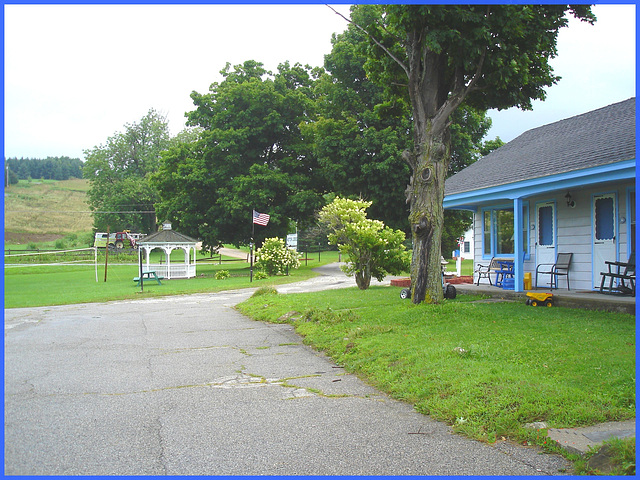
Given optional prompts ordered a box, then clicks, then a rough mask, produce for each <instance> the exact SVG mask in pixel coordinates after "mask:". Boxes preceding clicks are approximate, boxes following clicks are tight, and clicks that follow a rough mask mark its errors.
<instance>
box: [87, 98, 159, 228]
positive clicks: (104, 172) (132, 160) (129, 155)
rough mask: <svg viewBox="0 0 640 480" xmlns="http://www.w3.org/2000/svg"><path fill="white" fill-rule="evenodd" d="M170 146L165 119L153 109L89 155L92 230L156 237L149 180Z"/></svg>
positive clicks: (88, 153)
mask: <svg viewBox="0 0 640 480" xmlns="http://www.w3.org/2000/svg"><path fill="white" fill-rule="evenodd" d="M169 144H170V136H169V127H168V124H167V121H166V119H165V117H164V116H162V115H160V114H159V113H158V112H156V111H155V110H153V109H151V110H149V112H148V113H147V114H146V115H145V116H144V117H143V118H142V119H141V120H140V121H139V122H137V123H132V124H125V130H124V132H117V133H115V134H114V135H113V136H111V137H109V138H108V139H107V141H106V143H105V144H104V145H98V146H96V147H94V148H92V149H89V150H85V152H84V154H85V157H86V161H85V164H84V169H83V175H84V178H86V179H88V180H89V182H90V184H91V187H90V189H89V192H88V195H89V206H90V208H91V209H92V210H93V211H94V228H96V229H97V230H101V231H106V229H107V226H109V227H110V229H111V231H112V232H113V231H116V230H118V231H121V230H124V229H128V230H132V231H135V232H142V233H150V232H154V231H155V228H156V215H155V210H154V203H155V202H156V201H157V199H158V195H157V192H156V189H155V187H153V186H152V185H151V183H150V181H149V177H150V175H151V174H152V173H153V172H154V171H156V170H157V169H158V167H159V164H160V155H161V152H162V151H163V150H164V149H166V148H167V147H168V146H169Z"/></svg>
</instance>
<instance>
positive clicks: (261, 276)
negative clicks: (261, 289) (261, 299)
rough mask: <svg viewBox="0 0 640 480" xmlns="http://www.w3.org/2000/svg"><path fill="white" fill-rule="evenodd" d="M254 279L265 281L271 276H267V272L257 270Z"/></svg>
mask: <svg viewBox="0 0 640 480" xmlns="http://www.w3.org/2000/svg"><path fill="white" fill-rule="evenodd" d="M253 278H255V279H256V280H264V279H266V278H269V275H267V272H265V271H264V270H257V271H256V272H255V273H254V274H253Z"/></svg>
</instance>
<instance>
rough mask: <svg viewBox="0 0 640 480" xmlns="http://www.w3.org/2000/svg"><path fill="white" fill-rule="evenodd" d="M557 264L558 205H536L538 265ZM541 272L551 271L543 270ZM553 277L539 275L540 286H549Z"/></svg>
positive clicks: (549, 203)
mask: <svg viewBox="0 0 640 480" xmlns="http://www.w3.org/2000/svg"><path fill="white" fill-rule="evenodd" d="M542 263H544V264H551V265H553V264H554V263H556V204H555V202H546V203H539V204H537V205H536V265H540V264H542ZM541 270H547V271H548V270H549V268H542V269H541ZM550 282H551V275H544V274H540V275H538V285H539V286H543V285H549V283H550Z"/></svg>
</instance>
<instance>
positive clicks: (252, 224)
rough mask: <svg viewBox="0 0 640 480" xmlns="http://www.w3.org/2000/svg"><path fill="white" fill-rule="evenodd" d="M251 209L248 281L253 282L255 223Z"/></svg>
mask: <svg viewBox="0 0 640 480" xmlns="http://www.w3.org/2000/svg"><path fill="white" fill-rule="evenodd" d="M253 212H254V211H253V210H251V242H250V243H249V257H250V258H249V260H250V262H251V263H250V265H251V266H250V267H249V283H251V282H253V236H254V235H255V229H256V224H255V223H254V222H253Z"/></svg>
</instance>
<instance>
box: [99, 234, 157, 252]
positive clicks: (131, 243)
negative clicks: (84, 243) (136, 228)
mask: <svg viewBox="0 0 640 480" xmlns="http://www.w3.org/2000/svg"><path fill="white" fill-rule="evenodd" d="M144 237H146V235H145V234H144V233H131V231H130V230H123V231H122V232H116V233H111V234H109V241H108V242H107V234H106V233H104V232H98V233H96V236H95V240H94V244H93V245H94V246H95V247H98V248H106V247H107V245H108V246H109V249H116V250H120V249H123V248H132V249H137V248H138V242H139V241H140V240H142V239H143V238H144Z"/></svg>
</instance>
